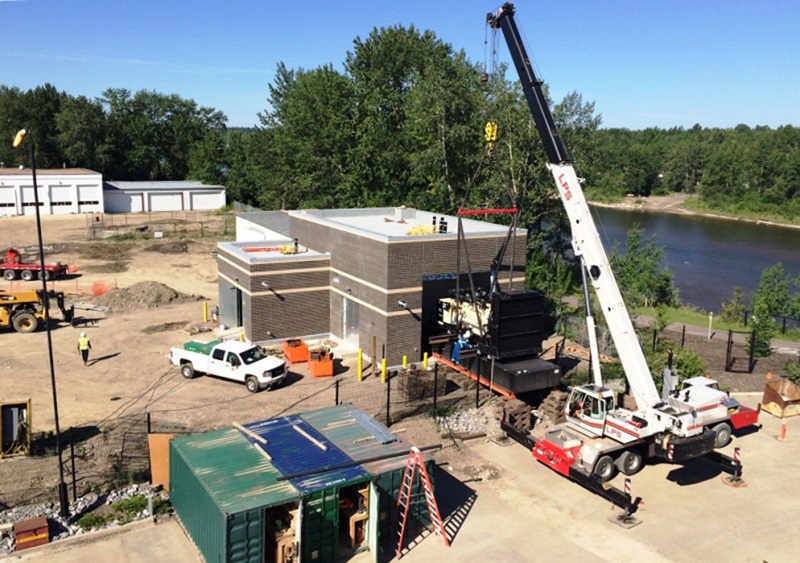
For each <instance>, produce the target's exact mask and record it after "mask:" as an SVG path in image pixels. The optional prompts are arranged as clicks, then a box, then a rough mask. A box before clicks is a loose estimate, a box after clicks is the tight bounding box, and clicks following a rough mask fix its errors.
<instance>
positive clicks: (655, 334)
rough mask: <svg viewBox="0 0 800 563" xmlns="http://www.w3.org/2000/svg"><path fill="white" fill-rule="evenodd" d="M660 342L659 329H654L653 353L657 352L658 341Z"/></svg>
mask: <svg viewBox="0 0 800 563" xmlns="http://www.w3.org/2000/svg"><path fill="white" fill-rule="evenodd" d="M657 340H658V328H654V329H653V353H655V351H656V341H657Z"/></svg>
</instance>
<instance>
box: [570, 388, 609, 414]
mask: <svg viewBox="0 0 800 563" xmlns="http://www.w3.org/2000/svg"><path fill="white" fill-rule="evenodd" d="M570 399H571V400H570V403H569V410H568V412H569V414H570V416H573V417H575V418H580V417H581V416H583V417H585V418H595V419H599V420H601V419H604V418H605V417H606V412H607V411H608V410H610V409H611V408H612V406H613V399H611V398H610V397H609V398H608V399H605V400H603V399H600V398H598V397H594V396H592V395H588V394H586V393H580V392H578V393H574V394H573V395H572V397H570Z"/></svg>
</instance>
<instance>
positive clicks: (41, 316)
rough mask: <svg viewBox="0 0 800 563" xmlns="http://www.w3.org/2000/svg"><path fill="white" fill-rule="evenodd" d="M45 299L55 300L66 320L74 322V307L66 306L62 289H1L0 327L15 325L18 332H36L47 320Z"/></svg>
mask: <svg viewBox="0 0 800 563" xmlns="http://www.w3.org/2000/svg"><path fill="white" fill-rule="evenodd" d="M45 299H49V300H51V302H52V301H55V302H56V304H57V305H58V308H59V310H60V311H61V314H62V315H63V316H64V321H65V322H68V323H70V324H72V320H73V319H74V317H75V310H74V308H73V307H70V308H66V307H65V306H64V293H63V292H61V291H48V292H47V294H45V292H44V290H41V289H38V290H26V291H3V290H0V327H9V326H10V327H14V330H16V331H17V332H34V331H35V330H37V329H38V328H39V327H40V326H41V325H42V323H44V322H45V321H46V320H47V313H46V311H45V306H44V304H45Z"/></svg>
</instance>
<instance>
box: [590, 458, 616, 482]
mask: <svg viewBox="0 0 800 563" xmlns="http://www.w3.org/2000/svg"><path fill="white" fill-rule="evenodd" d="M592 473H594V475H595V477H597V480H598V481H600V482H601V483H605V482H606V481H610V480H611V479H613V478H614V475H616V474H617V466H616V465H614V460H613V459H611V456H609V455H604V456H601V457H600V459H598V460H597V463H595V464H594V469H593V470H592Z"/></svg>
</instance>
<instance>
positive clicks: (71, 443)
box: [69, 428, 78, 502]
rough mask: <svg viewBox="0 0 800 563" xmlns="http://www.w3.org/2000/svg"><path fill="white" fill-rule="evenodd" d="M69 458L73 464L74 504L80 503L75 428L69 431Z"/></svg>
mask: <svg viewBox="0 0 800 563" xmlns="http://www.w3.org/2000/svg"><path fill="white" fill-rule="evenodd" d="M69 458H70V463H71V464H72V502H78V487H77V485H76V484H75V481H76V480H77V478H78V477H77V475H75V434H74V433H73V428H70V429H69Z"/></svg>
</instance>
